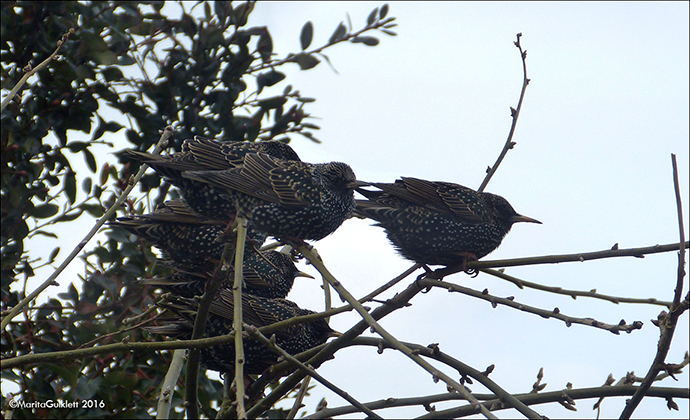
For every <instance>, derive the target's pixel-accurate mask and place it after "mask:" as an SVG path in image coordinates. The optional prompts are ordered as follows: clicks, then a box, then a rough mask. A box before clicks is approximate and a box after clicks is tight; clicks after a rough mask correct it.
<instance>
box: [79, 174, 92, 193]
mask: <svg viewBox="0 0 690 420" xmlns="http://www.w3.org/2000/svg"><path fill="white" fill-rule="evenodd" d="M92 184H93V181H92V180H91V178H84V180H83V181H82V182H81V190H82V191H84V192H85V193H86V194H91V186H92Z"/></svg>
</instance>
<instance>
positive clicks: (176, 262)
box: [110, 199, 266, 272]
mask: <svg viewBox="0 0 690 420" xmlns="http://www.w3.org/2000/svg"><path fill="white" fill-rule="evenodd" d="M110 226H116V227H122V228H124V229H126V230H127V231H129V232H130V233H133V234H135V235H137V236H140V237H142V238H144V239H146V240H147V241H149V242H151V244H153V245H154V246H156V247H157V248H159V249H160V250H161V251H162V254H163V260H164V261H165V262H167V263H168V265H171V266H172V267H174V268H176V269H178V270H182V271H191V272H200V271H201V272H204V271H211V270H213V268H214V267H215V264H216V263H217V262H218V261H219V260H220V257H221V255H222V254H223V248H224V246H225V244H224V243H223V242H222V241H218V240H217V238H218V237H219V236H220V235H222V234H224V233H225V232H226V228H227V223H226V222H223V221H218V220H213V219H209V218H207V217H203V216H201V215H199V214H198V213H196V212H194V211H193V210H192V209H191V208H189V206H188V205H187V204H186V203H185V202H184V201H183V200H179V199H178V200H169V201H166V202H165V203H162V204H160V205H159V206H158V207H157V208H156V210H155V211H154V212H152V213H148V214H145V215H142V216H135V217H120V218H118V219H117V221H116V222H111V223H110ZM247 239H248V242H247V243H248V244H250V246H248V247H247V249H251V246H257V245H259V246H260V245H261V244H263V242H264V241H265V240H266V235H263V234H261V233H259V232H257V231H256V230H255V229H252V228H251V227H250V228H248V230H247ZM227 240H228V241H230V243H231V244H234V241H233V239H232V238H228V239H227Z"/></svg>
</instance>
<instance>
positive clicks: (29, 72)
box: [0, 28, 74, 111]
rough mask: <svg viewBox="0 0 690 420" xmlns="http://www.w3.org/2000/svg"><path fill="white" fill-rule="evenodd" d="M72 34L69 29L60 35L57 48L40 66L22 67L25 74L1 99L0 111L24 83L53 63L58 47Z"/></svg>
mask: <svg viewBox="0 0 690 420" xmlns="http://www.w3.org/2000/svg"><path fill="white" fill-rule="evenodd" d="M73 33H74V28H70V29H69V31H67V33H65V34H64V35H62V38H60V39H59V40H58V42H57V48H56V49H55V51H53V53H52V54H50V56H48V58H46V59H45V60H43V62H41V64H39V65H38V66H36V67H35V68H33V69H32V68H31V63H29V64H27V65H26V67H24V70H25V71H26V74H24V76H22V78H21V79H20V80H19V82H17V84H16V85H15V86H14V87H13V88H12V90H11V91H10V93H9V94H8V95H7V96H6V97H5V99H3V101H2V105H1V106H0V111H2V110H4V109H5V107H7V105H8V104H9V103H10V101H11V100H12V99H13V98H14V97H15V96H16V95H17V93H18V92H19V90H20V89H21V88H22V86H24V84H25V83H26V81H27V80H29V78H30V77H31V76H33V75H34V74H36V73H37V72H38V71H39V70H43V68H44V67H46V66H47V65H48V63H50V62H51V61H53V60H54V59H56V58H57V53H58V51H60V47H62V44H64V43H65V41H67V38H69V36H70V35H72V34H73Z"/></svg>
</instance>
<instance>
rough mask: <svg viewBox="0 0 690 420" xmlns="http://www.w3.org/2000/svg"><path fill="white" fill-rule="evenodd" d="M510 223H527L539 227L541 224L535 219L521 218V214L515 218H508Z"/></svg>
mask: <svg viewBox="0 0 690 420" xmlns="http://www.w3.org/2000/svg"><path fill="white" fill-rule="evenodd" d="M510 221H511V222H513V223H518V222H527V223H539V224H540V225H541V224H542V223H541V222H540V221H539V220H537V219H532V218H531V217H527V216H523V215H521V214H518V215H516V216H513V217H511V218H510Z"/></svg>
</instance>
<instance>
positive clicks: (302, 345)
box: [147, 288, 335, 375]
mask: <svg viewBox="0 0 690 420" xmlns="http://www.w3.org/2000/svg"><path fill="white" fill-rule="evenodd" d="M162 306H163V307H165V308H167V309H170V310H171V311H172V312H173V313H174V314H175V315H174V317H173V318H171V319H169V320H167V321H166V324H165V325H161V326H156V327H147V329H148V330H149V331H151V332H153V333H158V334H163V335H167V336H170V337H176V338H180V339H189V338H190V336H191V333H192V329H193V325H194V318H195V316H196V310H197V307H198V303H197V301H196V300H194V299H186V298H181V297H180V298H174V300H173V302H172V303H166V304H162ZM313 313H314V312H312V311H309V310H306V309H301V308H300V307H298V306H297V304H296V303H294V302H291V301H289V300H286V299H267V298H263V297H258V296H251V295H242V320H243V321H244V322H245V323H247V324H249V325H253V326H255V327H263V326H266V325H270V324H273V323H276V322H279V321H283V320H286V319H289V318H293V317H295V316H300V315H309V314H313ZM232 320H233V295H232V290H231V289H228V288H224V289H221V291H220V293H219V295H218V296H217V297H216V299H214V300H213V301H212V303H211V305H210V313H209V317H208V320H207V322H206V336H207V337H215V336H220V335H225V334H227V333H229V332H230V331H231V330H232ZM334 335H335V332H334V331H333V330H332V329H331V328H330V327H329V326H328V323H327V322H326V321H325V320H324V319H317V320H314V321H311V322H307V323H303V324H295V325H291V326H289V327H285V328H283V329H281V330H279V331H276V332H275V337H276V344H277V345H278V346H280V347H281V348H282V349H284V350H285V351H287V352H288V353H290V354H292V355H295V354H298V353H301V352H303V351H306V350H309V349H311V348H313V347H316V346H318V345H320V344H323V343H325V342H326V340H327V339H328V337H331V336H334ZM243 344H244V356H245V364H244V372H245V373H248V374H255V375H258V374H261V373H262V372H263V371H265V370H266V369H267V368H268V367H270V366H271V365H274V364H276V363H278V355H277V354H276V353H274V352H273V351H271V350H270V349H269V348H268V347H266V346H265V345H263V344H262V343H260V342H258V341H256V340H252V339H251V338H245V339H244V342H243ZM201 361H202V363H203V364H204V365H205V366H206V367H207V368H208V369H211V370H215V371H219V372H232V371H234V370H235V346H234V343H227V344H222V345H218V346H214V347H207V348H204V349H202V351H201Z"/></svg>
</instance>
